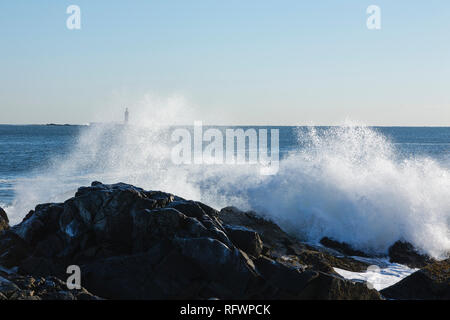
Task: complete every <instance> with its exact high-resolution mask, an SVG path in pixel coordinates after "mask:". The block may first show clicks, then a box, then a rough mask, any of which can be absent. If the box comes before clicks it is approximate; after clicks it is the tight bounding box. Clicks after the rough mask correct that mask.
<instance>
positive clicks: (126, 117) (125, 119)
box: [123, 108, 130, 124]
mask: <svg viewBox="0 0 450 320" xmlns="http://www.w3.org/2000/svg"><path fill="white" fill-rule="evenodd" d="M129 115H130V113H129V112H128V108H125V116H124V121H123V122H124V123H125V124H127V123H128V116H129Z"/></svg>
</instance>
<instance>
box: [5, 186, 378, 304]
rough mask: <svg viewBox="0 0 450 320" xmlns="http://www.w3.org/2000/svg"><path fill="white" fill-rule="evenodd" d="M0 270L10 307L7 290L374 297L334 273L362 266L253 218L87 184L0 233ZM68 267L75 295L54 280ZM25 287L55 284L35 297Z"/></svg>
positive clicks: (133, 295) (112, 295)
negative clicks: (75, 277) (77, 281)
mask: <svg viewBox="0 0 450 320" xmlns="http://www.w3.org/2000/svg"><path fill="white" fill-rule="evenodd" d="M0 265H1V266H3V267H6V268H13V270H14V272H13V273H11V274H5V275H4V276H3V275H2V277H3V278H5V279H9V281H10V282H11V283H13V284H15V285H16V286H17V287H19V289H17V288H15V287H13V286H12V285H11V284H9V283H7V282H5V283H6V284H5V286H4V287H3V286H0V294H1V295H0V297H3V296H4V297H6V298H8V299H15V298H16V296H13V295H12V293H11V292H12V291H14V290H15V291H16V292H17V290H22V291H23V290H24V291H26V293H24V297H32V296H36V297H39V298H41V299H66V298H70V299H72V298H74V299H81V298H88V297H91V298H96V297H97V296H98V297H102V298H107V299H208V298H211V297H215V298H219V299H380V298H381V297H380V294H379V293H378V292H377V291H376V290H373V289H369V288H368V287H367V286H366V284H365V283H360V282H352V281H349V280H346V279H344V278H342V277H341V276H339V275H338V274H336V273H335V272H334V270H333V267H339V268H342V269H346V270H350V271H364V270H366V269H367V266H368V265H367V264H366V263H363V262H360V261H357V260H355V259H352V258H350V257H348V256H340V257H337V256H334V255H332V254H330V253H329V252H326V251H323V250H321V249H319V248H317V247H313V246H310V245H307V244H304V243H301V242H299V241H298V240H297V239H296V238H294V237H292V236H290V235H288V234H287V233H285V232H284V231H283V230H282V229H281V228H280V227H279V226H278V225H276V224H275V223H273V222H272V221H269V220H266V219H263V218H261V217H259V216H258V215H256V214H255V213H252V212H243V211H239V210H237V209H235V208H231V207H229V208H224V209H222V210H221V211H217V210H214V209H213V208H211V207H208V206H207V205H205V204H202V203H199V202H196V201H189V200H185V199H182V198H180V197H177V196H175V195H172V194H169V193H165V192H159V191H146V190H143V189H141V188H137V187H134V186H131V185H127V184H123V183H118V184H113V185H105V184H102V183H100V182H94V183H92V185H91V186H90V187H82V188H80V189H79V190H78V192H77V193H76V194H75V196H74V197H73V198H71V199H68V200H67V201H65V202H64V203H49V204H41V205H38V206H37V207H36V208H35V210H33V211H31V212H30V213H29V214H28V215H27V216H26V217H25V218H24V220H23V221H22V222H21V223H20V224H18V225H16V226H14V227H11V228H9V229H5V230H4V231H3V232H2V233H1V234H0ZM69 265H79V266H80V268H81V284H82V286H83V287H84V288H86V289H83V290H81V291H82V293H80V292H81V291H80V292H78V293H77V292H72V291H70V290H67V288H65V289H64V286H63V284H64V283H63V282H62V281H61V280H57V279H67V276H68V275H67V274H66V269H67V266H69ZM23 279H34V282H33V283H41V282H42V281H44V282H43V283H45V281H46V280H45V279H50V280H49V281H53V282H55V283H57V285H56V287H55V288H56V289H55V290H53V291H50V290H47V289H45V287H43V284H42V285H41V284H39V285H36V286H35V287H33V288H34V289H33V288H31V287H27V286H21V283H22V282H21V281H22V280H23ZM42 279H44V280H42ZM41 280H42V281H41ZM24 281H25V280H24ZM30 281H31V280H30ZM36 281H37V282H36ZM12 288H14V290H13V289H12ZM30 288H31V289H33V290H34V294H33V295H31V294H29V292H28V291H27V290H31V289H30ZM11 290H12V291H11ZM89 292H90V293H89Z"/></svg>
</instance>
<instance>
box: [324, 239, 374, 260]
mask: <svg viewBox="0 0 450 320" xmlns="http://www.w3.org/2000/svg"><path fill="white" fill-rule="evenodd" d="M320 243H321V244H322V245H324V246H325V247H327V248H330V249H334V250H336V251H339V252H340V253H342V254H345V255H347V256H359V257H369V255H368V254H366V253H364V252H362V251H359V250H355V249H353V248H352V247H351V246H350V245H349V244H348V243H345V242H339V241H335V240H333V239H330V238H328V237H324V238H322V239H321V240H320Z"/></svg>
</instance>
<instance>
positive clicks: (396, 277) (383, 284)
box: [334, 263, 418, 291]
mask: <svg viewBox="0 0 450 320" xmlns="http://www.w3.org/2000/svg"><path fill="white" fill-rule="evenodd" d="M334 270H335V271H336V272H337V273H338V274H340V275H341V276H343V277H344V278H346V279H350V280H353V281H360V282H365V283H367V284H368V286H369V288H374V289H376V290H378V291H380V290H383V289H384V288H387V287H390V286H392V285H394V284H396V283H397V282H399V281H400V280H402V279H404V278H406V277H407V276H409V275H411V274H412V273H414V272H415V271H417V270H418V269H410V268H408V267H406V266H404V265H401V264H397V263H391V264H389V265H387V266H384V267H382V268H380V267H378V266H377V265H372V266H371V267H369V268H368V270H367V271H366V272H352V271H347V270H343V269H339V268H334Z"/></svg>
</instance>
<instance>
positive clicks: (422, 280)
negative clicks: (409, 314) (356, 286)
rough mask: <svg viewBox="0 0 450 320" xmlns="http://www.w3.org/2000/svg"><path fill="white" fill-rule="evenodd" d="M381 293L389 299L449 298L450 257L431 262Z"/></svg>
mask: <svg viewBox="0 0 450 320" xmlns="http://www.w3.org/2000/svg"><path fill="white" fill-rule="evenodd" d="M381 293H382V294H383V296H385V297H386V298H390V299H400V300H449V299H450V259H447V260H444V261H436V262H433V263H431V264H429V265H427V266H426V267H424V268H423V269H420V270H419V271H417V272H414V273H413V274H411V275H410V276H408V277H406V278H405V279H403V280H401V281H400V282H398V283H396V284H394V285H393V286H391V287H389V288H386V289H384V290H382V291H381Z"/></svg>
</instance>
